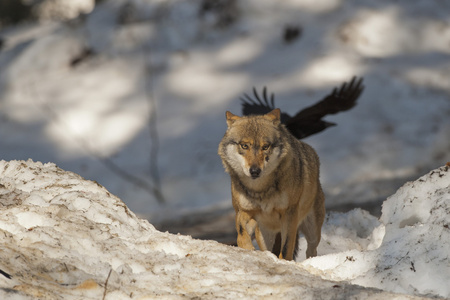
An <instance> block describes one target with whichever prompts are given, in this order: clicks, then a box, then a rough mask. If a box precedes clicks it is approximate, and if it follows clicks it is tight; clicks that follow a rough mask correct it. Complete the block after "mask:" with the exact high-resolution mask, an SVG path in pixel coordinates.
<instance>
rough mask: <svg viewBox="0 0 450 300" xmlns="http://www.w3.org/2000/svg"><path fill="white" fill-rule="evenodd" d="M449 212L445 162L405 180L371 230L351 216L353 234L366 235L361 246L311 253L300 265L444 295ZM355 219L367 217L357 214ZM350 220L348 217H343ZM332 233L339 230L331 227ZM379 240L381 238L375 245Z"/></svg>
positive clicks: (448, 291)
mask: <svg viewBox="0 0 450 300" xmlns="http://www.w3.org/2000/svg"><path fill="white" fill-rule="evenodd" d="M352 214H353V215H355V214H356V215H357V214H359V213H358V212H357V211H356V212H355V211H354V212H351V213H350V214H344V215H347V217H350V216H351V215H352ZM449 216H450V172H449V166H444V167H441V168H439V169H436V170H434V171H431V172H430V173H428V174H427V175H425V176H423V177H421V178H419V179H418V180H416V181H414V182H408V183H406V184H405V185H404V186H403V187H401V188H400V189H399V190H398V191H397V192H396V193H395V194H394V195H393V196H391V197H389V198H388V199H387V200H386V201H385V202H384V203H383V209H382V216H381V218H380V221H381V224H380V225H379V226H376V223H372V224H373V225H374V226H372V228H373V231H372V233H370V234H369V233H368V232H367V226H366V225H364V224H360V225H361V226H359V225H358V224H357V223H356V222H354V223H353V224H352V225H351V227H353V232H354V231H356V234H358V233H357V232H358V228H362V231H363V232H361V233H360V234H358V235H361V234H362V236H363V237H364V236H368V235H370V237H371V238H369V239H367V241H366V247H361V248H360V249H357V247H354V249H352V250H347V251H343V252H339V253H334V254H329V255H324V256H320V257H316V258H313V259H309V260H307V261H304V262H303V263H302V265H303V266H305V267H306V268H308V269H309V270H310V271H311V272H315V273H316V274H320V275H321V276H322V278H324V279H329V280H338V281H340V280H347V281H350V282H351V283H354V284H359V285H363V286H367V287H377V288H380V289H383V290H388V291H392V292H399V293H407V294H424V295H427V294H428V295H438V296H442V297H446V298H449V297H450V286H449V285H448V278H449V276H450V260H449V249H450V228H449V226H450V219H449ZM356 219H360V220H367V218H361V216H359V218H356ZM351 220H352V218H347V222H351ZM339 224H342V222H339ZM329 226H330V224H325V226H324V232H325V236H324V241H323V242H322V243H324V242H325V244H326V243H327V227H329ZM336 228H340V227H339V226H338V227H336ZM336 236H337V237H339V238H340V237H342V236H343V235H342V233H339V232H336ZM344 237H345V235H344ZM381 238H382V241H381ZM352 240H354V239H352ZM379 241H381V244H378V245H377V243H378V242H379ZM343 243H345V241H343ZM347 244H348V243H347ZM322 253H323V252H322ZM319 254H321V252H320V249H319Z"/></svg>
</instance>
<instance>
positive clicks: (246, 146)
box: [239, 144, 248, 150]
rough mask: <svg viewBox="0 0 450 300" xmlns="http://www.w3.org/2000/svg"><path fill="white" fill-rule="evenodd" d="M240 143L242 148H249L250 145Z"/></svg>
mask: <svg viewBox="0 0 450 300" xmlns="http://www.w3.org/2000/svg"><path fill="white" fill-rule="evenodd" d="M239 145H241V148H242V149H244V150H247V149H248V145H247V144H239Z"/></svg>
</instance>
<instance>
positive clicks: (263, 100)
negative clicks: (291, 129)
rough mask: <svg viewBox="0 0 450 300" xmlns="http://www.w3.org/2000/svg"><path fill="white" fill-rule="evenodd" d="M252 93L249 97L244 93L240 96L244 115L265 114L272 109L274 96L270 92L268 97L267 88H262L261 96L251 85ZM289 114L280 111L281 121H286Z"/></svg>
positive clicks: (273, 107)
mask: <svg viewBox="0 0 450 300" xmlns="http://www.w3.org/2000/svg"><path fill="white" fill-rule="evenodd" d="M253 95H254V98H252V97H250V96H249V95H247V94H244V96H242V97H241V100H242V115H244V116H250V115H265V114H267V113H269V112H271V111H272V110H274V109H275V108H276V107H275V96H274V94H273V93H272V94H270V99H269V97H268V96H267V88H266V87H264V88H263V94H262V97H260V96H259V95H258V92H257V91H256V88H254V87H253ZM290 118H291V116H289V115H288V114H286V113H283V112H282V113H281V123H283V124H284V123H286V122H287V120H289V119H290Z"/></svg>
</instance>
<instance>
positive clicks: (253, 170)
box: [250, 167, 261, 179]
mask: <svg viewBox="0 0 450 300" xmlns="http://www.w3.org/2000/svg"><path fill="white" fill-rule="evenodd" d="M260 174H261V169H260V168H258V167H250V175H251V176H252V178H253V179H255V178H258V177H259V175H260Z"/></svg>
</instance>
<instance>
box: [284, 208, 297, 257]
mask: <svg viewBox="0 0 450 300" xmlns="http://www.w3.org/2000/svg"><path fill="white" fill-rule="evenodd" d="M297 219H298V218H297V217H296V214H293V213H289V212H286V214H285V215H284V216H283V217H282V219H281V251H280V255H279V258H281V259H286V260H293V259H294V252H295V245H296V240H297V234H298V228H297V227H298V221H297Z"/></svg>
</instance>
